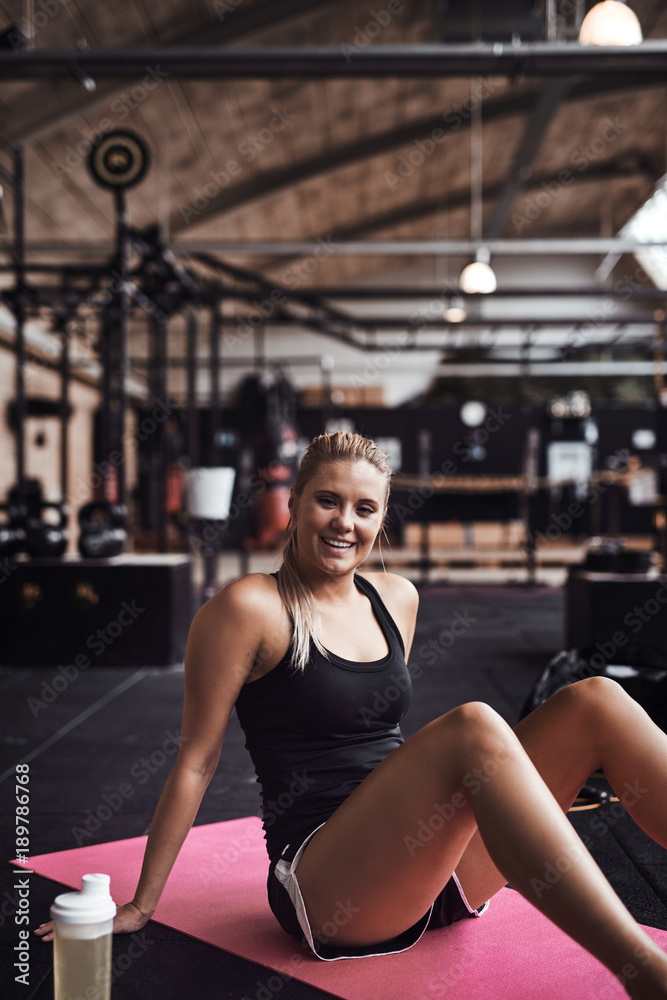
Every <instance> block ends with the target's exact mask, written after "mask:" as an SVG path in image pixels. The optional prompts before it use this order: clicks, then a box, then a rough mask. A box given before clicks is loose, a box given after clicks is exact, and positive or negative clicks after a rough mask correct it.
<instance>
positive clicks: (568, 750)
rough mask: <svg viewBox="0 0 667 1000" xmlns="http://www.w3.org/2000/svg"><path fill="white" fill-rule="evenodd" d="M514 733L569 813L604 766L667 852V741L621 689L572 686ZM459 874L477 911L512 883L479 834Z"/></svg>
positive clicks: (608, 684) (602, 682)
mask: <svg viewBox="0 0 667 1000" xmlns="http://www.w3.org/2000/svg"><path fill="white" fill-rule="evenodd" d="M514 732H515V733H516V735H517V736H518V738H519V740H520V741H521V743H522V745H523V747H524V749H525V750H526V752H527V754H528V756H529V757H530V759H531V760H532V762H533V763H534V764H535V766H536V768H537V770H538V771H539V773H540V775H541V776H542V778H543V780H544V781H545V782H546V784H547V786H548V788H549V789H550V791H551V792H552V794H553V795H554V796H555V798H556V800H557V801H558V803H559V804H560V806H561V808H562V809H563V810H565V811H566V810H567V809H569V808H570V806H571V805H572V803H573V802H574V800H575V798H576V797H577V795H578V793H579V790H580V789H581V786H582V785H583V784H584V783H585V782H586V781H587V780H588V778H589V777H590V775H591V774H594V773H595V771H597V770H598V769H600V768H601V769H602V770H603V771H604V773H605V777H606V778H607V780H608V781H609V783H610V785H611V787H612V788H613V790H614V793H615V794H616V795H617V796H618V799H619V801H620V802H621V804H622V805H623V806H624V807H625V809H627V811H628V813H629V814H630V815H631V816H632V818H633V819H634V821H635V822H636V823H637V824H638V825H639V826H640V827H641V828H642V829H643V830H644V831H645V832H646V833H647V834H648V835H649V836H650V837H652V838H653V840H655V841H657V843H659V844H661V845H662V846H663V847H667V735H666V734H665V733H663V731H662V730H661V729H659V728H658V726H656V725H655V723H654V722H653V721H652V720H651V719H650V717H649V716H648V715H647V714H646V712H645V711H644V709H643V708H641V706H640V705H638V704H637V702H635V701H634V700H633V699H632V698H630V697H629V696H628V695H627V694H626V693H625V691H624V690H623V689H622V688H621V686H620V685H619V684H617V683H616V682H615V681H612V680H609V679H607V678H601V677H594V678H589V679H587V680H584V681H579V682H578V683H576V684H572V685H570V686H569V687H567V688H564V689H563V690H562V691H559V692H558V694H556V695H554V697H553V698H550V699H549V700H548V701H547V702H545V703H544V704H543V705H540V707H539V708H538V709H536V710H535V711H534V712H531V714H530V715H529V716H527V717H526V718H525V719H523V720H522V721H521V722H520V723H519V724H518V725H517V726H515V727H514ZM456 874H457V876H458V878H459V879H460V881H461V884H462V885H463V887H464V889H465V892H466V896H467V898H468V900H469V901H470V903H471V905H472V906H480V905H481V904H482V903H483V902H484V900H486V899H489V897H490V896H492V895H493V893H494V892H496V891H497V890H498V889H499V888H501V887H502V886H503V885H504V884H505V883H504V879H503V876H502V875H501V874H500V872H499V871H498V869H497V868H496V867H495V865H494V864H493V862H492V861H491V859H490V857H489V854H488V852H487V850H486V848H485V846H484V842H483V840H482V838H481V836H480V835H479V833H476V834H475V836H474V837H473V838H472V840H471V842H470V844H469V846H468V848H467V849H466V851H465V853H464V855H463V857H462V858H461V860H460V862H459V864H458V865H457V868H456Z"/></svg>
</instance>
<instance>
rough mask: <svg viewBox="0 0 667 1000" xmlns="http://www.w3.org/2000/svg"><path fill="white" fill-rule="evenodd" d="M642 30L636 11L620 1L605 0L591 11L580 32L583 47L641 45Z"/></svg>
mask: <svg viewBox="0 0 667 1000" xmlns="http://www.w3.org/2000/svg"><path fill="white" fill-rule="evenodd" d="M642 41H643V36H642V29H641V26H640V24H639V21H638V20H637V15H636V14H635V13H634V11H632V10H630V8H629V7H628V6H627V5H626V4H625V3H621V2H620V0H603V2H602V3H598V4H596V5H595V7H593V8H592V9H591V10H589V12H588V14H587V15H586V17H585V18H584V20H583V23H582V25H581V31H580V32H579V42H580V43H581V44H582V45H640V44H641V42H642Z"/></svg>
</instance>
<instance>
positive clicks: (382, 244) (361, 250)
mask: <svg viewBox="0 0 667 1000" xmlns="http://www.w3.org/2000/svg"><path fill="white" fill-rule="evenodd" d="M482 243H483V245H484V246H485V247H487V248H488V249H489V251H490V253H491V254H493V255H497V256H501V257H502V256H530V255H532V254H540V255H541V256H542V255H551V256H565V257H576V256H577V255H579V254H581V255H584V256H590V255H592V256H595V255H596V254H606V253H618V254H624V253H637V252H638V251H640V250H646V249H647V248H649V247H652V246H656V247H664V246H665V245H667V244H666V241H665V240H655V241H653V240H651V241H647V242H645V243H639V242H638V241H637V240H627V239H622V238H616V237H581V238H570V237H565V238H557V239H547V238H544V239H514V240H510V239H496V240H483V241H482ZM479 246H480V241H479V240H448V239H432V240H418V239H417V240H413V239H407V240H346V241H340V242H334V241H333V240H331V241H328V239H327V238H324V237H323V238H321V239H319V240H313V241H309V240H253V241H246V242H243V241H231V240H230V241H223V240H220V241H218V240H192V241H191V242H187V243H185V242H182V243H178V242H177V243H174V244H173V245H172V250H173V251H174V252H175V253H205V252H206V251H215V252H217V253H221V254H237V255H238V254H242V255H244V254H249V255H251V256H257V255H260V256H264V255H269V256H273V255H275V256H283V257H289V256H299V257H317V258H318V259H319V258H321V257H355V256H356V257H373V256H378V257H396V256H399V257H400V256H403V255H405V256H406V257H411V256H412V257H431V256H434V255H443V254H456V255H459V256H461V257H469V256H474V254H475V253H476V252H477V250H478V249H479Z"/></svg>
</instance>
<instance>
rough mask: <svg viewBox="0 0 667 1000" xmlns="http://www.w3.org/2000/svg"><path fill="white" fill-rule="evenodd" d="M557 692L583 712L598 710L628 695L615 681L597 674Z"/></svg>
mask: <svg viewBox="0 0 667 1000" xmlns="http://www.w3.org/2000/svg"><path fill="white" fill-rule="evenodd" d="M558 694H563V696H564V697H566V698H567V699H568V700H569V701H570V702H571V704H572V705H573V706H574V707H576V708H578V709H582V710H583V711H585V712H592V711H600V710H602V709H604V708H606V707H607V706H608V705H613V704H615V703H617V702H619V701H625V700H626V699H627V698H628V697H629V696H628V695H627V693H626V692H625V691H624V690H623V688H622V687H621V685H620V684H619V683H618V682H617V681H615V680H612V679H611V677H599V676H595V677H585V678H583V680H580V681H575V682H574V684H569V685H568V686H567V687H566V688H564V689H563V691H562V692H560V691H559V692H558ZM554 697H557V695H554Z"/></svg>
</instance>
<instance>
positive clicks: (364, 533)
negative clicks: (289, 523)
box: [292, 460, 387, 575]
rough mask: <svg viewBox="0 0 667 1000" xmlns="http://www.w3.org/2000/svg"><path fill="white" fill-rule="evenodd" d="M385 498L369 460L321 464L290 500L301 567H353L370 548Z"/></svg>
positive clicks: (325, 569)
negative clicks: (294, 497) (299, 493)
mask: <svg viewBox="0 0 667 1000" xmlns="http://www.w3.org/2000/svg"><path fill="white" fill-rule="evenodd" d="M386 499H387V485H386V480H385V478H384V476H383V475H382V473H381V472H379V471H378V469H376V468H375V466H373V465H371V464H370V463H369V462H366V461H363V460H362V461H356V462H355V461H331V462H325V463H323V464H322V465H320V466H319V468H318V469H317V471H316V473H315V475H314V476H312V478H311V479H309V480H308V482H307V483H306V484H305V486H304V488H303V492H302V493H301V495H300V496H299V497H297V498H296V499H295V501H294V503H293V505H292V517H293V520H294V531H295V532H296V538H297V544H298V552H299V562H300V563H301V568H302V570H304V571H306V572H308V571H310V570H318V571H319V572H321V573H325V574H334V575H340V574H345V573H349V572H351V571H354V569H356V567H357V566H359V565H360V564H361V563H362V562H363V561H364V560H365V559H366V558H367V557H368V555H369V553H370V551H371V549H372V548H373V543H374V542H375V539H376V537H377V534H378V532H379V530H380V528H381V527H382V521H383V518H384V511H385V505H386Z"/></svg>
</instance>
